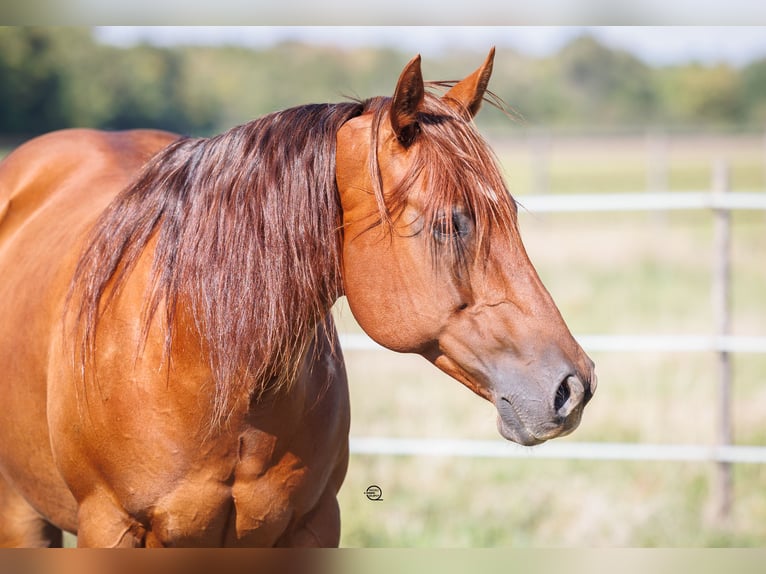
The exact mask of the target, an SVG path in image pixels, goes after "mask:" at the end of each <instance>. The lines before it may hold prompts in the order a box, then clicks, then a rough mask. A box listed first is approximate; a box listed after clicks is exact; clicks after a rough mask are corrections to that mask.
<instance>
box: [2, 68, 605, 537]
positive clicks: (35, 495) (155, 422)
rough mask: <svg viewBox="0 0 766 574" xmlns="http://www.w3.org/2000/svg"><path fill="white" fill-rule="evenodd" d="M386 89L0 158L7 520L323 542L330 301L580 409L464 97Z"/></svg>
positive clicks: (338, 381)
mask: <svg viewBox="0 0 766 574" xmlns="http://www.w3.org/2000/svg"><path fill="white" fill-rule="evenodd" d="M492 58H493V53H491V54H490V56H489V57H488V58H487V60H486V61H485V63H484V64H483V65H482V66H481V67H480V68H479V69H477V70H476V72H474V74H472V75H470V76H468V77H467V78H465V79H464V80H462V81H461V82H458V83H456V85H454V86H453V87H452V88H451V89H450V90H449V91H448V92H447V93H446V94H445V95H444V96H443V97H441V98H438V97H436V96H433V95H431V94H430V93H426V92H424V84H423V80H422V77H421V74H420V60H419V58H415V59H413V60H412V61H411V62H410V63H409V64H408V65H407V66H406V67H405V69H404V71H403V72H402V74H401V76H400V78H399V82H398V84H397V87H396V91H395V93H394V96H393V97H392V98H373V99H371V100H367V101H365V102H356V103H343V104H332V105H331V104H322V105H310V106H305V107H299V108H293V109H291V110H285V111H284V112H278V113H275V114H272V115H269V116H265V117H264V118H260V119H258V120H254V121H253V122H251V123H250V124H247V125H245V126H239V127H237V128H233V129H232V130H230V131H229V132H227V133H226V134H222V135H220V136H216V137H215V138H210V139H207V140H193V139H190V138H179V137H178V136H176V135H173V134H167V133H163V132H153V131H132V132H122V133H112V134H108V133H103V132H96V131H91V130H70V131H64V132H58V133H55V134H50V135H47V136H43V137H41V138H38V139H36V140H33V141H31V142H29V143H27V144H25V145H24V146H21V147H20V148H19V149H18V150H17V151H15V152H14V153H12V154H11V155H10V156H9V157H8V158H7V159H6V160H5V161H4V162H3V163H2V164H0V275H1V276H2V282H0V366H1V368H2V375H0V392H2V395H3V397H4V398H3V400H4V406H5V407H6V409H5V410H6V413H7V414H6V416H4V417H2V418H0V545H15V546H20V545H55V544H57V543H60V540H61V538H60V530H61V529H64V530H68V531H71V532H76V533H77V535H78V544H80V545H82V546H274V545H281V546H315V545H321V546H333V545H337V544H338V541H339V536H340V518H339V510H338V504H337V500H336V495H337V492H338V489H339V488H340V486H341V483H342V481H343V478H344V476H345V472H346V467H347V464H348V431H349V400H348V387H347V381H346V374H345V368H344V365H343V358H342V355H341V353H340V348H339V345H338V338H337V334H336V332H335V328H334V326H333V323H332V319H331V317H330V316H329V309H330V306H331V305H332V303H333V302H334V301H335V300H336V299H337V298H338V297H339V296H341V295H344V294H345V295H346V296H347V298H348V302H349V305H350V306H351V309H352V311H353V313H354V315H355V317H356V318H357V320H358V322H359V323H360V325H361V326H362V328H363V329H364V330H365V331H366V332H367V333H368V334H369V335H370V336H371V337H372V338H373V339H375V340H376V341H377V342H378V343H380V344H382V345H384V346H386V347H388V348H390V349H394V350H396V351H401V352H416V353H419V354H421V355H422V356H424V357H425V358H426V359H428V360H429V361H431V362H433V363H434V364H435V365H436V366H437V367H439V368H441V369H442V370H444V371H445V372H447V373H449V374H450V375H452V376H453V377H454V378H455V379H457V380H459V381H460V382H462V383H463V384H465V385H466V386H468V387H469V388H470V389H472V390H473V391H474V392H475V393H476V394H478V395H480V396H482V397H484V398H485V399H487V400H490V401H492V402H493V403H494V404H495V406H496V407H497V411H498V428H499V431H500V433H501V434H502V435H503V436H504V437H506V438H508V439H510V440H514V441H517V442H520V443H523V444H530V445H531V444H537V443H539V442H542V441H544V440H548V439H550V438H554V437H556V436H560V435H563V434H567V433H569V432H571V431H572V430H573V429H574V428H575V427H576V426H577V425H578V424H579V422H580V417H581V414H582V411H583V408H584V406H585V404H586V403H587V401H588V400H589V399H590V397H591V396H592V394H593V392H594V390H595V385H596V379H595V375H594V373H593V363H592V362H591V361H590V359H588V357H587V356H586V355H585V353H584V352H583V351H582V349H580V347H579V346H578V345H577V343H576V342H575V341H574V339H573V338H572V336H571V334H570V333H569V331H568V329H567V328H566V325H565V324H564V322H563V319H562V318H561V315H560V314H559V313H558V310H557V309H556V306H555V304H554V303H553V301H552V300H551V298H550V295H549V294H548V293H547V291H546V290H545V288H544V287H543V286H542V283H541V282H540V280H539V277H538V276H537V274H536V272H535V270H534V268H533V267H532V265H531V263H530V262H529V260H528V258H527V257H526V253H525V251H524V248H523V246H522V244H521V239H520V237H519V234H518V228H517V225H516V205H515V203H514V201H513V199H512V198H511V196H510V194H508V192H507V190H506V188H505V184H504V182H503V181H502V177H501V176H500V175H499V171H498V170H497V167H496V166H495V164H494V161H493V159H492V157H491V153H490V152H489V150H488V148H487V146H486V145H485V144H484V142H483V140H481V138H480V136H478V134H477V133H476V131H475V127H474V126H473V123H472V121H471V118H472V117H473V115H475V113H476V112H477V111H478V109H479V107H480V105H481V101H482V98H483V97H484V92H485V90H486V86H487V82H488V80H489V75H490V73H491V69H492Z"/></svg>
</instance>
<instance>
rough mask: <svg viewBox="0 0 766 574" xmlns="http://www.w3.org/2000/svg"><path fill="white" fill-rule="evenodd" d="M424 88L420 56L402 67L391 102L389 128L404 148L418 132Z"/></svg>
mask: <svg viewBox="0 0 766 574" xmlns="http://www.w3.org/2000/svg"><path fill="white" fill-rule="evenodd" d="M424 95H425V88H424V87H423V74H422V73H421V71H420V54H418V55H417V56H415V57H414V58H412V60H410V61H409V63H408V64H407V65H406V66H405V67H404V70H403V71H402V74H401V75H400V76H399V81H398V82H397V84H396V91H395V92H394V97H393V98H392V100H391V111H390V112H389V115H390V118H391V128H392V129H393V130H394V133H395V134H396V138H397V139H398V140H399V142H400V143H401V144H402V145H403V146H404V147H409V146H410V145H411V144H412V142H413V141H414V140H415V137H416V136H417V135H418V132H419V131H420V126H419V125H418V110H419V109H420V107H421V106H422V105H423V97H424Z"/></svg>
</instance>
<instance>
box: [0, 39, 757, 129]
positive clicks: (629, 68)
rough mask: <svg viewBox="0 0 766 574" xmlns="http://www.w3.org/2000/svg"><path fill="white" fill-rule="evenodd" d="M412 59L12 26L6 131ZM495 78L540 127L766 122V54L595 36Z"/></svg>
mask: <svg viewBox="0 0 766 574" xmlns="http://www.w3.org/2000/svg"><path fill="white" fill-rule="evenodd" d="M254 33H257V31H254ZM481 56H482V55H478V54H475V53H469V52H458V51H452V52H449V53H446V54H444V55H443V56H441V57H439V58H429V59H428V61H427V62H424V72H425V75H426V77H427V78H430V79H458V78H460V77H462V76H463V75H465V74H466V73H468V72H469V71H471V70H473V69H474V68H475V67H476V66H477V64H478V61H480V58H481ZM409 57H411V54H404V53H400V52H397V51H395V50H393V49H373V48H360V49H355V50H343V49H340V48H332V47H326V46H322V47H320V46H311V45H304V44H300V43H295V42H286V43H283V44H280V45H277V46H274V47H272V48H268V49H259V50H255V49H248V48H243V47H236V46H220V47H203V46H178V47H173V48H163V47H155V46H149V45H137V46H134V47H130V48H120V47H115V46H109V45H103V44H99V43H97V42H96V41H95V40H94V38H93V35H92V33H91V30H89V29H86V28H62V27H55V28H13V27H3V28H0V134H4V135H14V134H16V135H31V134H35V133H40V132H45V131H50V130H53V129H57V128H63V127H70V126H86V127H102V128H109V129H122V128H129V127H156V128H164V129H169V130H174V131H180V132H183V133H190V134H210V133H214V132H218V131H222V130H225V129H227V128H229V127H231V126H233V125H236V124H239V123H243V122H245V121H247V120H249V119H251V118H253V117H257V116H259V115H262V114H264V113H266V112H270V111H274V110H278V109H282V108H285V107H289V106H292V105H298V104H303V103H308V102H323V101H338V100H341V99H343V98H344V97H358V98H366V97H370V96H373V95H381V94H383V95H390V93H391V92H392V91H393V85H394V82H395V81H396V78H397V76H398V73H399V72H400V70H401V68H402V67H403V65H404V63H405V62H406V61H407V60H408V59H409ZM491 88H492V90H493V91H494V92H495V93H496V94H498V95H499V96H500V97H502V98H503V99H504V100H505V101H506V102H507V103H508V105H509V107H510V108H511V109H512V110H513V111H515V112H517V113H518V115H520V116H521V117H522V118H523V121H524V123H525V124H526V125H531V126H553V127H564V128H568V127H571V128H577V129H582V128H584V127H585V128H589V129H600V128H609V127H613V126H618V125H619V126H626V125H627V126H632V127H637V126H647V125H650V126H651V125H656V126H663V127H665V128H670V129H673V128H678V129H684V128H688V127H691V126H694V127H703V128H705V127H708V128H725V129H739V130H741V129H761V127H762V126H763V124H764V122H766V59H762V60H759V61H756V62H753V63H751V64H750V65H748V66H746V67H744V68H741V69H740V68H734V67H731V66H728V65H714V66H703V65H700V64H688V65H683V66H671V67H651V66H649V65H647V64H645V63H643V62H642V61H641V60H639V59H638V58H636V57H634V56H633V55H631V54H629V53H628V52H625V51H621V50H616V49H611V48H608V47H606V46H604V45H602V44H600V43H599V42H597V41H596V40H594V39H593V38H591V37H588V36H582V37H580V38H577V39H575V40H573V41H571V42H570V43H569V44H567V45H566V46H564V47H563V48H562V49H561V50H560V51H559V52H558V53H557V54H555V55H553V56H551V57H548V58H533V57H527V56H524V55H521V54H518V53H514V52H512V51H510V50H503V53H502V55H501V57H499V58H498V59H497V62H496V65H495V71H494V75H493V79H492V83H491ZM487 108H489V106H487ZM498 113H499V112H490V113H484V114H482V115H481V116H480V117H479V122H480V123H482V124H484V127H485V128H488V129H492V130H504V129H505V130H507V129H512V128H514V127H517V126H516V125H515V124H514V123H513V122H508V121H497V118H498V115H497V114H498Z"/></svg>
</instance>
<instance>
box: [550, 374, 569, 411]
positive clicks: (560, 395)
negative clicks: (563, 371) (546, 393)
mask: <svg viewBox="0 0 766 574" xmlns="http://www.w3.org/2000/svg"><path fill="white" fill-rule="evenodd" d="M571 394H572V390H571V389H570V388H569V382H568V379H564V381H563V382H562V383H561V384H560V385H559V388H558V389H556V398H555V399H554V401H553V410H554V412H559V411H560V410H561V407H563V406H564V405H565V404H566V402H567V401H568V400H569V397H570V396H571Z"/></svg>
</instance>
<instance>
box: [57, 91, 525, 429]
mask: <svg viewBox="0 0 766 574" xmlns="http://www.w3.org/2000/svg"><path fill="white" fill-rule="evenodd" d="M389 102H390V98H382V97H381V98H373V99H371V100H367V101H365V102H345V103H339V104H312V105H307V106H300V107H296V108H291V109H288V110H284V111H282V112H276V113H273V114H269V115H267V116H264V117H262V118H259V119H256V120H254V121H252V122H250V123H247V124H245V125H242V126H238V127H236V128H233V129H231V130H229V131H228V132H226V133H223V134H221V135H219V136H216V137H213V138H209V139H193V138H181V139H179V140H178V141H176V142H174V143H172V144H171V145H170V146H168V147H167V148H166V149H164V150H163V151H162V152H160V153H159V154H158V155H157V156H155V157H154V158H153V159H152V160H151V161H150V162H149V163H148V164H147V165H146V167H145V168H144V169H143V170H142V172H141V173H140V174H139V176H138V177H137V179H136V180H135V181H134V183H132V184H131V185H130V186H128V187H127V188H126V189H125V190H123V191H122V192H121V193H120V194H119V195H118V197H117V198H116V199H115V200H114V201H113V202H112V204H110V206H109V207H108V208H107V209H106V211H105V212H104V213H103V214H102V216H101V217H100V218H99V220H98V221H97V223H96V225H95V227H94V229H93V230H92V232H91V236H90V239H89V241H88V244H87V247H86V249H85V250H84V252H83V254H82V256H81V259H80V261H79V263H78V266H77V269H76V272H75V275H74V278H73V281H72V286H71V288H70V295H69V303H68V306H69V307H72V306H73V305H74V307H73V309H72V310H73V311H74V312H75V313H76V320H77V325H78V328H79V329H80V332H79V333H78V337H79V341H80V364H81V368H82V370H83V372H85V365H86V363H87V361H88V360H90V359H91V358H92V357H93V356H94V353H95V333H96V328H97V325H98V321H99V318H100V316H101V314H102V313H103V309H104V308H105V307H106V306H107V305H109V303H110V301H111V300H112V299H113V298H114V297H115V296H116V294H117V293H118V292H119V290H120V287H121V286H122V285H123V284H124V282H125V281H126V279H127V277H128V276H129V274H130V272H131V271H132V270H133V269H134V267H135V265H136V263H137V261H138V259H139V257H140V256H141V254H142V252H143V251H144V250H145V249H146V247H147V246H148V245H149V243H150V241H153V240H156V245H155V248H154V249H155V251H154V262H153V267H152V275H151V291H150V296H149V297H148V299H147V303H146V308H145V311H144V313H143V317H142V320H143V322H144V323H143V329H144V336H146V335H147V333H148V329H149V325H150V321H151V319H152V317H153V316H154V315H155V314H156V313H157V311H158V309H160V308H163V309H164V312H165V314H166V317H165V318H164V320H165V324H166V340H165V353H166V355H167V356H168V357H170V350H171V347H172V344H173V337H174V334H175V323H176V316H177V312H178V306H179V304H184V305H188V306H189V309H190V311H191V316H192V317H193V319H194V322H195V324H196V328H197V330H198V332H199V334H200V335H201V337H202V340H203V341H204V343H205V347H206V350H207V351H208V354H209V357H208V360H209V363H210V368H211V370H212V374H213V377H214V382H215V388H216V394H215V404H214V411H213V412H214V420H213V421H211V427H214V426H216V425H218V424H221V423H223V422H224V421H225V420H226V419H227V417H228V416H229V415H230V414H231V409H232V407H233V405H232V400H233V397H235V396H240V394H241V391H242V390H243V389H246V390H247V391H249V392H250V393H255V394H259V393H263V392H266V391H269V390H278V389H281V388H285V387H288V386H289V383H290V382H291V380H293V378H294V376H295V372H296V370H297V368H298V363H299V361H300V357H301V356H302V355H303V354H304V352H305V349H306V347H307V345H308V344H309V342H310V341H311V337H312V334H313V333H314V330H315V328H316V326H317V324H318V323H319V322H321V321H323V320H324V317H325V316H326V313H327V311H328V309H329V307H330V305H331V304H332V302H333V301H334V300H335V299H336V298H337V297H338V296H340V295H341V294H342V293H343V286H342V277H341V269H340V264H339V262H340V260H341V255H340V249H341V244H340V241H341V234H340V233H339V231H340V225H341V222H342V217H341V212H340V200H339V197H338V190H337V184H336V181H335V146H336V134H337V132H338V130H339V129H340V127H341V126H342V125H343V123H345V122H346V121H348V120H349V119H351V118H353V117H355V116H358V115H360V114H362V113H366V112H371V113H373V114H375V115H374V121H373V130H372V131H373V133H372V139H371V146H372V150H373V152H372V154H371V170H372V174H373V188H374V189H373V190H372V191H373V192H374V193H375V194H376V196H377V197H378V205H379V208H380V219H379V222H385V221H390V219H391V218H392V217H395V216H396V214H397V213H398V211H399V210H400V208H401V206H402V205H403V203H404V201H405V200H406V194H407V191H408V189H409V188H410V187H411V186H412V184H413V183H414V181H415V180H416V179H417V178H418V177H421V176H422V177H424V178H425V180H426V181H427V182H428V185H427V187H428V189H429V192H428V193H429V194H430V196H429V204H430V207H429V210H428V211H427V213H425V214H424V217H425V218H426V219H427V220H428V222H429V224H432V223H433V222H435V221H436V220H437V219H438V218H439V217H440V216H443V214H444V213H445V212H447V213H449V210H451V209H452V207H453V206H455V205H460V206H462V207H464V208H468V209H469V211H470V214H471V216H472V217H473V219H474V220H475V221H476V226H477V231H478V232H479V237H480V238H485V237H488V235H489V232H490V229H491V228H492V227H496V226H497V224H500V225H501V226H507V225H510V224H511V222H515V204H514V202H513V200H512V198H511V197H510V195H509V194H508V193H507V190H506V188H505V185H504V183H503V180H502V177H501V176H500V174H499V171H498V169H497V167H496V164H495V162H494V159H493V156H492V155H491V152H490V151H489V148H488V147H487V146H486V143H485V142H484V140H483V139H482V138H481V136H479V134H478V132H477V131H476V130H475V126H474V125H473V123H472V122H471V121H470V120H466V119H465V118H463V117H461V116H460V115H459V114H457V113H456V112H455V111H454V110H452V109H451V108H449V107H448V106H446V105H445V104H443V103H441V102H440V100H439V98H437V97H435V96H433V95H430V94H429V95H428V98H427V102H428V107H427V109H426V112H424V113H423V114H421V116H422V117H421V119H420V121H421V124H422V142H421V144H420V145H419V150H420V151H419V153H418V156H417V158H416V160H415V162H414V164H413V167H412V170H411V174H409V175H408V176H406V177H405V178H404V180H403V181H402V184H401V185H400V186H398V187H397V188H396V189H395V190H394V191H393V192H392V193H391V195H390V196H389V195H386V197H384V193H383V189H382V186H381V184H380V171H379V170H380V166H379V165H378V158H377V151H376V150H377V148H378V127H379V125H380V122H381V121H382V118H384V117H386V114H387V109H388V107H389V105H388V104H389ZM485 243H486V242H485V241H484V240H483V239H481V240H480V241H479V244H480V245H481V244H485Z"/></svg>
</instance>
